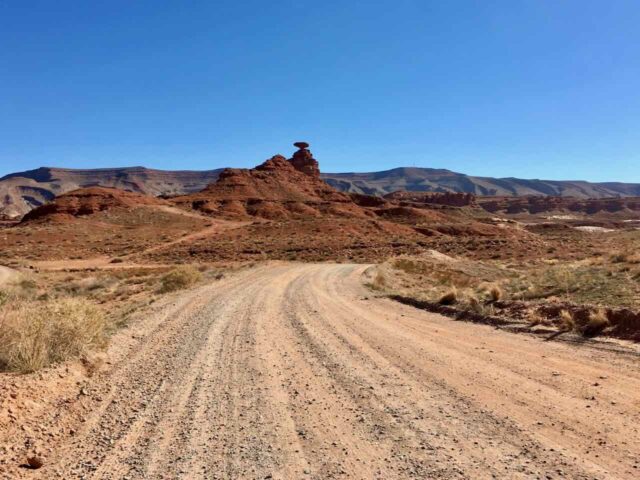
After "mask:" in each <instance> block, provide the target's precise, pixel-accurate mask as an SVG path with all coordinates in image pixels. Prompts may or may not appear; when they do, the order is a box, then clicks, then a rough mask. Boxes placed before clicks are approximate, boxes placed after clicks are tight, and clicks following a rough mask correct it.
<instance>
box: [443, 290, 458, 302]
mask: <svg viewBox="0 0 640 480" xmlns="http://www.w3.org/2000/svg"><path fill="white" fill-rule="evenodd" d="M457 301H458V291H457V290H456V289H455V288H452V289H451V290H449V291H447V292H446V293H445V294H443V295H442V296H441V297H440V298H439V299H438V303H439V304H440V305H453V304H454V303H456V302H457Z"/></svg>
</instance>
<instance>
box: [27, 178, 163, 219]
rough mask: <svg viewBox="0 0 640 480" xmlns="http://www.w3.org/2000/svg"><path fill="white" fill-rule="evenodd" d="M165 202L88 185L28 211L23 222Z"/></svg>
mask: <svg viewBox="0 0 640 480" xmlns="http://www.w3.org/2000/svg"><path fill="white" fill-rule="evenodd" d="M166 204H167V202H165V201H164V200H161V199H159V198H155V197H149V196H147V195H142V194H140V193H134V192H127V191H125V190H119V189H117V188H107V187H89V188H80V189H78V190H73V191H71V192H68V193H65V194H63V195H60V196H58V197H56V198H55V199H54V200H53V201H52V202H51V203H47V204H45V205H42V206H41V207H38V208H36V209H34V210H31V211H30V212H28V213H27V214H26V215H25V216H24V218H23V219H22V221H23V222H26V221H29V220H34V219H40V218H49V217H54V216H63V215H64V216H73V217H78V216H82V215H91V214H94V213H97V212H101V211H105V210H111V209H113V208H133V207H137V206H141V205H166Z"/></svg>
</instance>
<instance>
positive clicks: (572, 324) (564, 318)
mask: <svg viewBox="0 0 640 480" xmlns="http://www.w3.org/2000/svg"><path fill="white" fill-rule="evenodd" d="M558 327H559V328H560V330H561V331H563V332H571V331H572V330H575V329H576V321H575V319H574V318H573V313H571V312H570V311H569V310H560V324H559V325H558Z"/></svg>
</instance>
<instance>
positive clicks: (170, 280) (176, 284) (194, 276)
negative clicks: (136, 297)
mask: <svg viewBox="0 0 640 480" xmlns="http://www.w3.org/2000/svg"><path fill="white" fill-rule="evenodd" d="M201 278H202V273H200V272H199V271H198V269H196V268H194V267H192V266H183V267H179V268H175V269H173V270H171V271H170V272H169V273H167V274H166V275H164V276H163V277H162V279H161V281H160V293H167V292H173V291H175V290H182V289H183V288H189V287H190V286H192V285H194V284H196V283H197V282H199V281H200V279H201Z"/></svg>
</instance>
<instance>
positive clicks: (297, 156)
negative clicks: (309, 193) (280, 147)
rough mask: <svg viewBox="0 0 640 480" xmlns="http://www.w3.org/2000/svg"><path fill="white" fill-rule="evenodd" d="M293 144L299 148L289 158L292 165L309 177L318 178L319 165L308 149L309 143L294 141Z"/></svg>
mask: <svg viewBox="0 0 640 480" xmlns="http://www.w3.org/2000/svg"><path fill="white" fill-rule="evenodd" d="M293 145H294V146H295V147H298V148H299V150H298V151H297V152H295V153H294V154H293V157H292V158H291V159H289V162H291V164H292V165H293V167H294V168H295V169H296V170H298V171H299V172H302V173H304V174H307V175H309V176H311V177H315V178H320V167H319V165H318V162H317V161H316V159H315V158H313V155H312V154H311V152H310V151H309V150H308V148H309V144H308V143H306V142H296V143H294V144H293Z"/></svg>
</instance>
